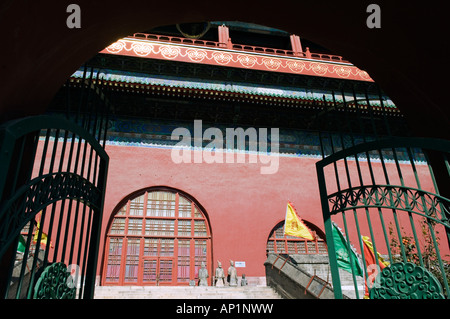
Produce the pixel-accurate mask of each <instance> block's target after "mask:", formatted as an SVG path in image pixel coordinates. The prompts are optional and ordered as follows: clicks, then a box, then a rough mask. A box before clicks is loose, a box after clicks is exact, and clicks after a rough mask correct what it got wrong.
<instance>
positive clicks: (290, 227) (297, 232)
mask: <svg viewBox="0 0 450 319" xmlns="http://www.w3.org/2000/svg"><path fill="white" fill-rule="evenodd" d="M284 233H285V234H286V235H291V236H296V237H301V238H306V239H309V240H314V236H313V234H312V233H311V231H310V230H309V228H308V227H307V226H306V225H305V224H304V223H303V221H302V219H301V218H300V217H299V216H298V214H297V212H296V211H295V208H294V206H293V205H292V204H291V203H290V202H288V204H287V208H286V219H285V221H284Z"/></svg>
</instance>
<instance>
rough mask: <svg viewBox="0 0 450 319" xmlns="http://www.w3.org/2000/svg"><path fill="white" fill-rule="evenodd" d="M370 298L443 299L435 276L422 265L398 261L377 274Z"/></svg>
mask: <svg viewBox="0 0 450 319" xmlns="http://www.w3.org/2000/svg"><path fill="white" fill-rule="evenodd" d="M370 298H371V299H445V297H444V294H443V293H442V287H441V285H440V283H439V281H438V280H437V279H436V277H434V276H433V274H432V273H430V272H429V271H428V270H426V269H425V268H423V267H420V266H417V265H415V264H413V263H410V262H406V263H404V262H399V263H395V264H392V265H391V266H390V267H386V268H384V269H383V271H381V272H380V274H378V276H377V279H376V281H375V284H374V286H373V288H372V289H371V290H370Z"/></svg>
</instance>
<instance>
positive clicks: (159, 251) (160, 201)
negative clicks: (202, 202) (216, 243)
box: [102, 188, 211, 285]
mask: <svg viewBox="0 0 450 319" xmlns="http://www.w3.org/2000/svg"><path fill="white" fill-rule="evenodd" d="M210 261H211V231H210V227H209V222H208V219H207V218H206V214H205V212H204V211H203V210H202V209H201V208H200V207H199V205H198V204H196V203H195V200H194V199H193V198H191V197H190V196H189V195H187V194H184V193H181V192H180V191H178V190H175V189H171V188H149V189H145V190H142V191H140V192H137V193H134V194H132V195H130V196H129V197H128V198H127V199H125V200H124V201H122V202H121V203H120V204H119V205H118V209H117V210H116V212H115V214H113V218H112V221H111V223H110V226H109V228H108V231H107V235H106V245H105V259H104V269H103V276H102V282H103V285H188V284H189V282H190V281H192V280H195V281H196V280H197V279H198V270H199V269H200V267H201V265H202V263H203V262H204V263H206V264H207V265H210V264H211V263H210Z"/></svg>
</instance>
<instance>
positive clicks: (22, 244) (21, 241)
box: [17, 235, 26, 253]
mask: <svg viewBox="0 0 450 319" xmlns="http://www.w3.org/2000/svg"><path fill="white" fill-rule="evenodd" d="M25 245H26V243H25V239H24V238H23V236H22V235H19V243H18V244H17V251H18V252H21V253H24V252H25Z"/></svg>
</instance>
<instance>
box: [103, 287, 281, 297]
mask: <svg viewBox="0 0 450 319" xmlns="http://www.w3.org/2000/svg"><path fill="white" fill-rule="evenodd" d="M94 299H282V298H281V296H280V295H279V294H278V293H277V292H275V290H273V289H272V288H271V287H268V286H244V287H210V286H208V287H199V286H194V287H192V286H176V287H165V286H158V287H155V286H97V287H95V294H94Z"/></svg>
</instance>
